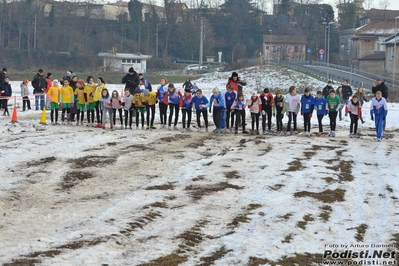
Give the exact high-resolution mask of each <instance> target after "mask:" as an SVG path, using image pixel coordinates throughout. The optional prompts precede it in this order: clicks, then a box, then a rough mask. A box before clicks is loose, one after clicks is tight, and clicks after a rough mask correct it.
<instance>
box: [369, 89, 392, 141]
mask: <svg viewBox="0 0 399 266" xmlns="http://www.w3.org/2000/svg"><path fill="white" fill-rule="evenodd" d="M387 114H388V105H387V101H386V100H385V98H384V97H382V92H381V91H377V92H376V93H375V97H374V98H373V99H372V100H371V105H370V116H371V120H372V121H374V122H375V131H376V133H377V140H378V141H381V140H382V137H383V130H384V120H385V118H386V116H387Z"/></svg>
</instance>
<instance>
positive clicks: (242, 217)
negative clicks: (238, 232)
mask: <svg viewBox="0 0 399 266" xmlns="http://www.w3.org/2000/svg"><path fill="white" fill-rule="evenodd" d="M260 207H261V205H260V204H250V205H248V207H247V208H246V210H247V211H246V212H245V213H240V214H238V215H237V216H236V217H235V218H234V219H233V221H232V222H231V223H229V224H227V226H229V227H231V228H235V227H237V226H239V224H240V223H248V222H249V221H250V220H251V218H249V217H248V216H249V215H251V214H253V212H251V211H253V210H255V209H258V208H260Z"/></svg>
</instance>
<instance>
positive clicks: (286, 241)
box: [281, 234, 293, 243]
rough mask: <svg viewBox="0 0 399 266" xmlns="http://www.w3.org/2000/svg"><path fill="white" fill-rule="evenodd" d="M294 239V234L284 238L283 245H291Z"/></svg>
mask: <svg viewBox="0 0 399 266" xmlns="http://www.w3.org/2000/svg"><path fill="white" fill-rule="evenodd" d="M292 239H293V236H292V234H289V235H287V236H285V237H284V240H282V241H281V243H291V240H292Z"/></svg>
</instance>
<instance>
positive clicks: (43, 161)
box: [27, 156, 57, 167]
mask: <svg viewBox="0 0 399 266" xmlns="http://www.w3.org/2000/svg"><path fill="white" fill-rule="evenodd" d="M56 160H57V158H55V157H54V156H50V157H46V158H42V159H40V160H38V161H33V162H28V163H27V166H28V167H31V166H40V165H46V166H48V164H49V163H52V162H54V161H56Z"/></svg>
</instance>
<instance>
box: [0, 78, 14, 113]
mask: <svg viewBox="0 0 399 266" xmlns="http://www.w3.org/2000/svg"><path fill="white" fill-rule="evenodd" d="M0 92H1V97H5V98H4V99H1V106H3V108H4V113H3V116H6V115H7V116H10V113H9V112H8V99H9V98H10V97H11V96H12V89H11V85H10V79H9V78H8V77H5V79H4V82H3V83H1V84H0Z"/></svg>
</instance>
